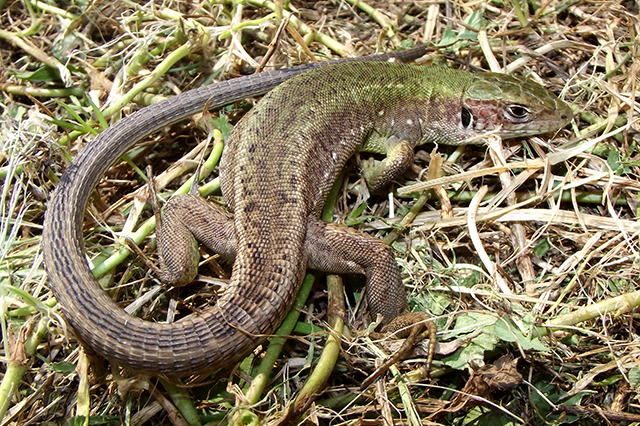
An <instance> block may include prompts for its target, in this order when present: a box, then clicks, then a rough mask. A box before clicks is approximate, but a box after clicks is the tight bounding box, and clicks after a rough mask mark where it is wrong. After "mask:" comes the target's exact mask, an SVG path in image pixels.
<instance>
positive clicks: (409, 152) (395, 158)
mask: <svg viewBox="0 0 640 426" xmlns="http://www.w3.org/2000/svg"><path fill="white" fill-rule="evenodd" d="M413 148H414V144H412V143H411V142H410V141H409V140H407V139H399V138H398V137H396V136H391V137H389V138H387V139H382V141H381V139H380V138H379V137H376V138H375V139H374V138H372V139H370V140H369V141H367V142H366V143H365V144H364V146H363V147H362V149H361V151H367V152H375V153H380V154H386V157H385V158H384V159H383V160H382V161H380V162H378V163H375V162H374V161H373V159H372V160H371V161H368V162H365V163H364V164H363V167H362V177H364V180H365V181H366V182H367V186H368V187H369V189H370V190H371V191H377V190H378V189H382V188H384V187H385V186H386V185H388V184H389V183H391V181H393V180H394V179H397V178H399V177H400V176H402V175H403V174H404V172H405V171H406V170H407V169H408V168H409V166H411V164H413V157H414V155H413Z"/></svg>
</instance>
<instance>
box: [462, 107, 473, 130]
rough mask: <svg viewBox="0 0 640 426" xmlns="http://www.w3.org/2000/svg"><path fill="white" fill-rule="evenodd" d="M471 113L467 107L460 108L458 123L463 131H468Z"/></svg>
mask: <svg viewBox="0 0 640 426" xmlns="http://www.w3.org/2000/svg"><path fill="white" fill-rule="evenodd" d="M472 121H473V120H472V116H471V111H469V109H468V108H467V107H462V111H460V122H461V123H462V126H463V127H464V128H465V129H468V128H469V127H470V126H471V122H472Z"/></svg>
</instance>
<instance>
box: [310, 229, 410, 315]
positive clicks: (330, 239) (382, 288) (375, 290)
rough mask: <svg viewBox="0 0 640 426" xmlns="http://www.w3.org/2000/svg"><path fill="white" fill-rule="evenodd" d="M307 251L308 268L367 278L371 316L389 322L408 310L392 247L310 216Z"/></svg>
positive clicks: (365, 235) (360, 233) (366, 292)
mask: <svg viewBox="0 0 640 426" xmlns="http://www.w3.org/2000/svg"><path fill="white" fill-rule="evenodd" d="M305 253H306V256H307V258H308V267H309V268H310V269H316V270H320V271H324V272H332V273H343V274H344V273H356V274H364V275H365V276H366V277H367V287H366V290H365V294H366V298H367V304H368V307H369V313H370V315H371V318H373V319H375V318H376V316H377V314H381V315H382V316H383V321H382V324H383V325H384V324H387V323H389V322H390V321H391V320H393V319H394V318H396V317H397V316H399V315H401V314H403V313H404V312H405V310H406V305H407V300H406V294H405V291H404V287H403V285H402V281H401V279H400V271H399V268H398V264H397V263H396V260H395V258H394V256H393V252H392V249H391V247H389V246H388V245H386V244H385V243H383V242H382V241H380V240H378V239H376V238H373V237H371V236H369V235H367V234H364V233H362V232H358V231H356V230H354V229H351V228H349V227H347V226H344V225H339V224H335V223H326V222H322V221H320V220H319V219H309V222H308V223H307V237H306V240H305Z"/></svg>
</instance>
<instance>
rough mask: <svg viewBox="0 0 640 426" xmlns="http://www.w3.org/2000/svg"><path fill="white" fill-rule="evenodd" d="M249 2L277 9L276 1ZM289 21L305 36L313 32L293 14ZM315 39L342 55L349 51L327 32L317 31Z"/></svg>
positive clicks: (259, 0) (251, 0)
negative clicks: (326, 33)
mask: <svg viewBox="0 0 640 426" xmlns="http://www.w3.org/2000/svg"><path fill="white" fill-rule="evenodd" d="M247 3H249V4H252V5H254V6H260V7H266V8H267V9H269V10H271V11H272V12H275V11H276V5H275V3H273V2H270V1H267V0H248V1H247ZM284 14H285V16H286V15H287V14H289V15H291V12H288V11H286V10H285V11H284ZM289 23H290V24H291V25H293V26H294V27H295V28H296V29H297V30H298V31H299V32H300V34H301V35H303V36H304V35H307V34H311V33H313V31H312V30H311V28H309V27H308V26H307V25H305V24H304V23H302V22H301V21H300V20H299V19H298V18H296V17H295V16H293V15H291V19H290V20H289ZM314 39H315V41H317V42H319V43H322V44H324V45H325V46H327V47H328V48H329V49H331V50H333V51H334V52H335V53H337V54H338V55H340V56H346V55H347V53H348V52H347V48H346V46H345V45H343V44H341V43H339V42H337V41H336V40H334V39H332V38H331V37H329V36H327V35H325V34H322V33H315V37H314Z"/></svg>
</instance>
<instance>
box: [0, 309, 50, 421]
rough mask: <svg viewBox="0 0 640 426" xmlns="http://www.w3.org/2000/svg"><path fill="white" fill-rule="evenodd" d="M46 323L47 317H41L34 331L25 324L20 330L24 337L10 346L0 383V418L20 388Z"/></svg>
mask: <svg viewBox="0 0 640 426" xmlns="http://www.w3.org/2000/svg"><path fill="white" fill-rule="evenodd" d="M47 323H48V319H47V318H43V317H41V318H40V320H39V321H38V324H37V325H36V328H35V331H33V330H31V331H30V330H28V329H27V328H25V327H28V325H27V324H25V325H24V326H23V329H21V330H20V335H23V334H24V335H26V337H25V338H24V339H22V340H21V339H18V341H17V342H16V344H15V345H14V347H13V348H12V352H11V356H10V358H9V362H8V363H7V369H6V371H5V373H4V377H3V378H2V382H1V383H0V419H2V418H3V417H4V415H5V414H6V412H7V410H8V409H9V406H10V405H11V399H12V398H13V395H14V394H15V393H16V391H17V390H18V389H19V388H20V382H21V381H22V377H23V376H24V373H25V372H26V371H27V368H29V365H30V362H29V360H30V359H31V358H32V357H33V356H34V355H35V353H36V349H37V347H38V345H39V344H40V342H41V340H42V338H43V337H44V336H45V335H46V333H47Z"/></svg>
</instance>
